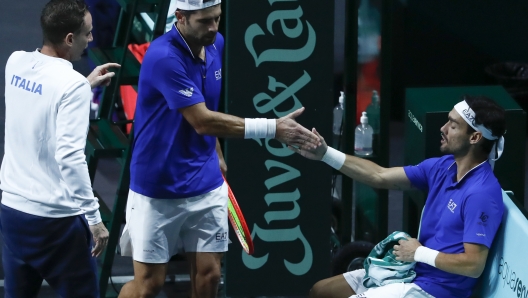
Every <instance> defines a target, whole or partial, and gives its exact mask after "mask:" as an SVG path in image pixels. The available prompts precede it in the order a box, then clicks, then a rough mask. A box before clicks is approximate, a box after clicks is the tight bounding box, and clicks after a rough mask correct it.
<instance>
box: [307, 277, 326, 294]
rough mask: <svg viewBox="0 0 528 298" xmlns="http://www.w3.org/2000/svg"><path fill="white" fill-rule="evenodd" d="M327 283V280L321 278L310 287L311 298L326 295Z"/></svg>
mask: <svg viewBox="0 0 528 298" xmlns="http://www.w3.org/2000/svg"><path fill="white" fill-rule="evenodd" d="M325 285H326V280H324V279H323V280H320V281H318V282H316V283H315V284H314V285H313V287H312V288H311V289H310V298H322V297H325Z"/></svg>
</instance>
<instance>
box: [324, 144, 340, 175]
mask: <svg viewBox="0 0 528 298" xmlns="http://www.w3.org/2000/svg"><path fill="white" fill-rule="evenodd" d="M345 159H346V154H345V153H343V152H341V151H339V150H335V149H334V148H332V147H328V149H326V153H325V155H323V158H321V160H322V161H324V162H325V163H327V164H328V165H329V166H331V167H332V168H334V169H336V170H339V169H341V167H342V166H343V164H345Z"/></svg>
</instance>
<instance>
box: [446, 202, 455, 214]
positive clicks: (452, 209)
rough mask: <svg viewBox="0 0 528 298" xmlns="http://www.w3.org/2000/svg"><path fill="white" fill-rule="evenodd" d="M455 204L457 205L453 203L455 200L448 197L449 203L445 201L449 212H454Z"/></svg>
mask: <svg viewBox="0 0 528 298" xmlns="http://www.w3.org/2000/svg"><path fill="white" fill-rule="evenodd" d="M456 206H457V204H455V202H453V199H449V203H447V209H449V211H451V213H455V208H456Z"/></svg>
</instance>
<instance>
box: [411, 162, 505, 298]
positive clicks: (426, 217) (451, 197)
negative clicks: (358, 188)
mask: <svg viewBox="0 0 528 298" xmlns="http://www.w3.org/2000/svg"><path fill="white" fill-rule="evenodd" d="M404 170H405V173H406V174H407V177H408V178H409V180H410V181H411V183H412V185H413V186H414V187H416V188H418V189H420V190H423V191H428V192H429V193H428V196H427V201H426V203H425V208H424V211H423V215H422V221H421V228H420V235H419V238H418V241H420V243H421V244H422V245H424V246H425V247H429V248H431V249H434V250H438V251H440V252H443V253H447V254H459V253H463V252H464V243H474V244H482V245H485V246H487V247H488V248H490V246H491V243H492V241H493V238H494V237H495V233H496V232H497V230H498V228H499V225H500V223H501V220H502V213H503V211H504V204H503V202H502V191H501V187H500V185H499V182H498V181H497V178H495V175H494V174H493V170H492V169H491V166H490V164H489V163H488V162H487V161H485V162H483V163H481V164H480V165H478V166H476V167H475V168H473V169H472V170H470V171H469V172H468V173H467V174H466V175H465V176H464V177H463V178H462V179H461V180H460V181H459V182H457V181H456V175H457V164H456V163H455V159H454V157H453V156H452V155H446V156H443V157H440V158H431V159H427V160H425V161H423V162H422V163H420V164H419V165H417V166H408V167H405V168H404ZM415 271H416V278H415V279H414V281H413V282H414V283H416V284H417V285H418V286H420V287H421V288H422V289H423V290H424V291H426V292H427V293H429V294H431V295H433V296H435V297H469V296H470V295H471V292H472V290H473V288H474V286H475V284H476V282H477V279H476V278H471V277H466V276H462V275H458V274H452V273H448V272H445V271H442V270H440V269H437V268H435V267H433V266H430V265H427V264H424V263H416V267H415Z"/></svg>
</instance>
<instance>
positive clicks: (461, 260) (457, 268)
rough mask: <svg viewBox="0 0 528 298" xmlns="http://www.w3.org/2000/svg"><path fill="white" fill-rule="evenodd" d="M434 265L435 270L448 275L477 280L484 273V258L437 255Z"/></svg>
mask: <svg viewBox="0 0 528 298" xmlns="http://www.w3.org/2000/svg"><path fill="white" fill-rule="evenodd" d="M486 256H487V255H486ZM435 265H436V268H438V269H440V270H443V271H446V272H449V273H454V274H459V275H463V276H468V277H473V278H478V277H479V276H480V275H481V274H482V271H484V267H485V265H486V258H484V259H482V256H479V255H475V254H467V253H460V254H445V253H439V254H438V256H437V257H436V260H435Z"/></svg>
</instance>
